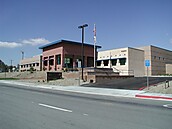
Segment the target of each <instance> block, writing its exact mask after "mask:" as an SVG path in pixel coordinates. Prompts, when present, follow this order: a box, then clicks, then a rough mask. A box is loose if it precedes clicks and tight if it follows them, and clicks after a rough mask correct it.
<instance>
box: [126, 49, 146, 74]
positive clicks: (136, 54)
mask: <svg viewBox="0 0 172 129" xmlns="http://www.w3.org/2000/svg"><path fill="white" fill-rule="evenodd" d="M128 59H129V70H131V71H134V76H136V77H138V76H144V51H143V50H138V49H133V48H130V49H129V50H128Z"/></svg>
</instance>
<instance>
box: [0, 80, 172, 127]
mask: <svg viewBox="0 0 172 129" xmlns="http://www.w3.org/2000/svg"><path fill="white" fill-rule="evenodd" d="M170 104H172V102H170V101H155V100H142V99H136V98H124V97H106V96H98V95H97V96H96V95H86V94H79V93H72V92H62V91H51V90H46V89H44V90H42V89H38V88H22V86H11V85H9V84H3V83H0V129H171V127H172V124H171V121H172V109H171V108H167V107H166V106H163V105H170Z"/></svg>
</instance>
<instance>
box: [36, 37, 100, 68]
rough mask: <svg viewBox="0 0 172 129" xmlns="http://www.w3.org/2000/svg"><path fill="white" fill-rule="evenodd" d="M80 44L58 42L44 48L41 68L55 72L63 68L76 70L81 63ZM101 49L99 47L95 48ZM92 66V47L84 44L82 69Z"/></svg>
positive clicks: (65, 41)
mask: <svg viewBox="0 0 172 129" xmlns="http://www.w3.org/2000/svg"><path fill="white" fill-rule="evenodd" d="M81 46H82V44H81V43H80V42H74V41H68V40H58V41H55V42H52V43H49V44H46V45H44V46H41V47H39V49H42V50H43V52H42V68H43V70H44V71H57V70H62V69H63V68H77V67H78V62H79V61H81V59H82V58H81V52H82V49H81ZM97 48H101V46H96V51H97ZM93 64H94V45H91V44H84V67H93Z"/></svg>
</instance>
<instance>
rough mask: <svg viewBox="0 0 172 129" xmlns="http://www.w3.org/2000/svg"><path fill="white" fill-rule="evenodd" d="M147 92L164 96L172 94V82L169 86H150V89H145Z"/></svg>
mask: <svg viewBox="0 0 172 129" xmlns="http://www.w3.org/2000/svg"><path fill="white" fill-rule="evenodd" d="M143 90H144V91H146V92H150V93H162V94H172V81H169V85H168V83H166V82H162V83H160V84H157V85H154V86H150V87H149V88H147V87H146V88H145V89H143Z"/></svg>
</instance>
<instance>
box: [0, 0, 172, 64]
mask: <svg viewBox="0 0 172 129" xmlns="http://www.w3.org/2000/svg"><path fill="white" fill-rule="evenodd" d="M84 23H87V24H88V25H89V27H88V28H86V29H85V42H87V43H93V27H94V24H96V29H97V42H98V44H99V45H101V46H102V49H101V50H107V49H112V48H121V47H140V46H147V45H155V46H158V47H162V48H165V49H169V50H172V0H0V59H1V60H2V61H4V62H5V63H6V64H10V60H13V64H14V65H16V64H18V63H19V61H20V59H21V51H24V52H25V57H32V56H34V55H37V54H41V52H42V51H41V50H39V49H38V47H39V46H41V45H43V44H46V43H48V42H52V41H56V40H59V39H67V40H73V41H81V30H79V29H78V26H79V25H82V24H84Z"/></svg>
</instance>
